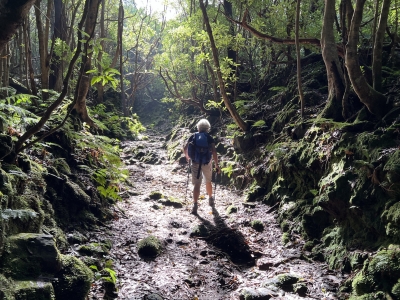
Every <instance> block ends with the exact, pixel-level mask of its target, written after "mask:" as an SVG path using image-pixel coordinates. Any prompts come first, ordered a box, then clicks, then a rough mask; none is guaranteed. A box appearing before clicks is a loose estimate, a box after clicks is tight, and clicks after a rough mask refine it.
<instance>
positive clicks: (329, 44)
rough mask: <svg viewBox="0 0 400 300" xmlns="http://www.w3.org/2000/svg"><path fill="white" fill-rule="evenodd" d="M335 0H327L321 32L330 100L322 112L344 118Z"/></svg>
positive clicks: (336, 118)
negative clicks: (335, 24)
mask: <svg viewBox="0 0 400 300" xmlns="http://www.w3.org/2000/svg"><path fill="white" fill-rule="evenodd" d="M334 22H335V0H325V10H324V20H323V25H322V32H321V48H322V57H323V59H324V63H325V68H326V74H327V76H328V101H327V104H326V106H325V108H324V110H323V111H322V113H321V116H322V117H324V118H333V119H334V120H340V119H341V118H342V97H343V95H344V89H345V86H344V84H343V72H342V69H341V66H340V62H339V56H338V51H337V45H336V42H335V36H334V32H333V24H334Z"/></svg>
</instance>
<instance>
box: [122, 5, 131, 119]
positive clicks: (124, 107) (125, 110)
mask: <svg viewBox="0 0 400 300" xmlns="http://www.w3.org/2000/svg"><path fill="white" fill-rule="evenodd" d="M124 13H125V12H124V5H123V2H122V0H120V1H119V12H118V43H119V72H120V74H121V78H120V84H121V109H122V113H123V114H124V116H125V117H127V116H128V115H129V114H128V107H127V104H126V99H125V91H124V89H125V88H124V70H123V69H124V68H123V57H122V46H123V45H122V36H123V31H124ZM132 94H133V95H134V93H132ZM133 104H134V100H133V101H132V106H133Z"/></svg>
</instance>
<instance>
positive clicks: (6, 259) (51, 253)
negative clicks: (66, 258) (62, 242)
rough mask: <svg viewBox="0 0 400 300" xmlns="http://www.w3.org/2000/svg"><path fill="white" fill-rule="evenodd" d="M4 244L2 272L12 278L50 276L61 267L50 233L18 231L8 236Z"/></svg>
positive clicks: (58, 254)
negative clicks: (5, 249)
mask: <svg viewBox="0 0 400 300" xmlns="http://www.w3.org/2000/svg"><path fill="white" fill-rule="evenodd" d="M6 245H7V246H6V248H7V251H5V252H4V253H3V257H2V259H1V261H2V267H3V270H4V271H5V272H4V273H5V274H6V275H8V276H10V277H12V278H14V279H26V278H37V277H38V276H39V275H43V274H50V275H51V276H52V274H54V273H56V272H58V271H59V270H60V268H61V260H60V253H59V252H58V249H57V247H56V245H55V241H54V238H53V236H52V235H47V234H38V233H20V234H17V235H12V236H10V237H8V238H7V240H6Z"/></svg>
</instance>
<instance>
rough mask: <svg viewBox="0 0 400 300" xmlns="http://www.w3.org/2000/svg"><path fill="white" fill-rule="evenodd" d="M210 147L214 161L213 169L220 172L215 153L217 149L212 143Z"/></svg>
mask: <svg viewBox="0 0 400 300" xmlns="http://www.w3.org/2000/svg"><path fill="white" fill-rule="evenodd" d="M211 149H212V156H213V159H214V163H215V169H216V170H217V172H218V174H219V173H221V169H220V168H219V165H218V155H217V150H215V144H214V143H212V144H211Z"/></svg>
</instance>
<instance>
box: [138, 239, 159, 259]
mask: <svg viewBox="0 0 400 300" xmlns="http://www.w3.org/2000/svg"><path fill="white" fill-rule="evenodd" d="M137 249H138V254H139V255H140V256H142V257H156V256H158V255H160V253H161V250H162V245H161V242H160V240H159V239H158V238H156V237H155V236H153V235H150V236H148V237H146V238H144V239H142V240H140V241H139V242H138V243H137Z"/></svg>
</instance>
